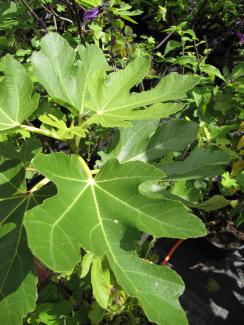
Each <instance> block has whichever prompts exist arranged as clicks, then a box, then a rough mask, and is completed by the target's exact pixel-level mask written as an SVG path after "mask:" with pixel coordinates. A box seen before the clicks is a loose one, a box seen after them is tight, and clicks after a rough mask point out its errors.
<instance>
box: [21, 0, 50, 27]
mask: <svg viewBox="0 0 244 325" xmlns="http://www.w3.org/2000/svg"><path fill="white" fill-rule="evenodd" d="M20 1H21V2H22V4H23V5H24V6H25V7H26V8H27V9H28V10H29V12H30V13H31V15H32V16H33V17H34V18H36V20H38V21H39V23H40V24H41V25H42V27H43V28H44V29H47V25H46V24H45V23H44V21H43V20H42V19H41V18H40V17H38V16H37V14H36V13H35V12H34V10H33V9H32V8H31V7H30V6H29V4H28V3H27V2H26V1H25V0H20Z"/></svg>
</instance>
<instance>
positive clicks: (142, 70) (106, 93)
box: [87, 57, 198, 127]
mask: <svg viewBox="0 0 244 325" xmlns="http://www.w3.org/2000/svg"><path fill="white" fill-rule="evenodd" d="M147 67H149V65H148V63H147V59H146V58H143V57H139V58H138V59H136V60H134V61H133V62H131V63H129V64H128V65H127V67H126V68H125V69H124V70H120V71H118V72H115V73H112V74H110V75H109V77H108V78H107V80H106V82H105V83H102V82H101V80H97V79H96V80H95V81H94V82H93V83H91V84H90V85H91V89H92V90H94V89H95V88H96V89H98V90H99V92H94V95H93V96H92V101H91V102H89V103H87V104H88V105H89V107H90V109H91V110H93V111H96V115H93V116H92V117H91V119H90V121H89V122H90V123H100V124H102V125H103V126H105V127H108V126H113V125H117V122H118V121H121V120H122V121H129V120H143V119H149V120H153V119H159V118H163V117H168V116H169V115H171V114H174V113H176V112H178V111H180V110H182V109H183V107H184V105H182V104H178V103H169V102H171V101H176V100H179V99H184V98H186V93H187V91H189V90H191V89H192V88H193V87H194V86H195V85H196V84H197V83H198V78H196V77H193V76H190V75H185V76H182V75H179V74H178V73H171V74H169V75H167V76H166V77H164V78H162V79H161V80H160V82H159V83H158V85H157V86H156V87H154V88H153V89H151V90H148V91H143V92H140V93H135V92H132V93H130V89H131V88H132V86H133V85H135V84H136V83H139V82H140V81H141V80H142V79H143V77H144V76H145V75H146V72H147V69H148V68H147ZM92 90H90V92H92ZM166 102H167V103H166ZM153 104H157V105H153ZM151 105H152V106H151ZM125 126H127V125H125Z"/></svg>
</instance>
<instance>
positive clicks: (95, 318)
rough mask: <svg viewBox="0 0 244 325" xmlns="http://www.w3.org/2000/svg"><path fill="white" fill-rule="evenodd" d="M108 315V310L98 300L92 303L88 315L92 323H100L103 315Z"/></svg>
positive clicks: (96, 324)
mask: <svg viewBox="0 0 244 325" xmlns="http://www.w3.org/2000/svg"><path fill="white" fill-rule="evenodd" d="M105 315H106V310H104V309H102V308H101V307H100V306H99V305H98V303H97V302H96V301H94V302H93V303H92V305H91V310H90V311H89V314H88V317H89V319H90V321H91V322H92V324H94V325H99V324H100V322H101V320H102V319H103V317H104V316H105Z"/></svg>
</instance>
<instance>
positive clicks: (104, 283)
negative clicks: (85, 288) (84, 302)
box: [91, 257, 111, 309]
mask: <svg viewBox="0 0 244 325" xmlns="http://www.w3.org/2000/svg"><path fill="white" fill-rule="evenodd" d="M91 283H92V289H93V295H94V297H95V298H96V301H97V302H98V303H99V305H100V306H101V307H102V308H104V309H106V308H107V307H108V301H109V296H110V288H111V284H110V273H109V269H108V267H107V266H106V265H104V264H103V258H102V257H96V258H94V259H93V262H92V268H91Z"/></svg>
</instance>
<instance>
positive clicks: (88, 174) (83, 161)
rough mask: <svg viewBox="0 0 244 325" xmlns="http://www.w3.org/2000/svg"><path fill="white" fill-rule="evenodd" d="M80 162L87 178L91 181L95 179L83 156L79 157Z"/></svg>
mask: <svg viewBox="0 0 244 325" xmlns="http://www.w3.org/2000/svg"><path fill="white" fill-rule="evenodd" d="M79 161H80V164H81V167H82V168H83V170H84V172H85V174H86V175H87V177H88V178H90V179H93V176H92V172H91V170H90V168H89V167H88V166H87V163H86V162H85V160H84V159H83V158H82V157H81V156H79Z"/></svg>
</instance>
